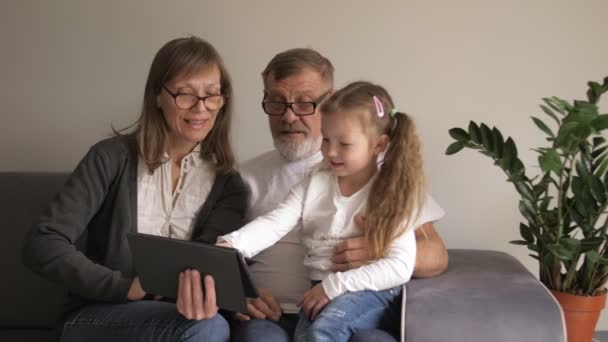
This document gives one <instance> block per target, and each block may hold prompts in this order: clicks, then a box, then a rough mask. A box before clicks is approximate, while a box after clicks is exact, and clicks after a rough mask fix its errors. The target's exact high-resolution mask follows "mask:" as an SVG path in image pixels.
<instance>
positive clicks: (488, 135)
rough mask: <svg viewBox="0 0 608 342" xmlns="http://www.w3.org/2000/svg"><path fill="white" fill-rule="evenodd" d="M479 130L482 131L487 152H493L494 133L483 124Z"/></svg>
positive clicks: (482, 138) (482, 141) (482, 139)
mask: <svg viewBox="0 0 608 342" xmlns="http://www.w3.org/2000/svg"><path fill="white" fill-rule="evenodd" d="M479 130H480V131H481V143H482V144H483V147H484V148H485V149H486V151H489V152H492V141H493V140H494V138H493V137H492V131H490V127H488V126H487V125H486V124H484V123H482V124H481V125H480V126H479Z"/></svg>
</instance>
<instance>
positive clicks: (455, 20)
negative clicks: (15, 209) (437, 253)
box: [0, 0, 608, 329]
mask: <svg viewBox="0 0 608 342" xmlns="http://www.w3.org/2000/svg"><path fill="white" fill-rule="evenodd" d="M606 14H608V1H606V0H595V1H593V0H581V1H571V0H538V1H529V0H527V1H524V0H514V1H507V0H504V1H488V0H461V1H448V0H445V1H352V0H351V1H346V0H342V1H318V0H315V1H278V0H275V1H270V0H261V1H233V0H231V1H201V0H198V1H143V0H142V1H117V0H112V1H42V0H40V1H31V0H12V1H11V0H8V1H2V2H1V3H0V41H1V42H2V44H1V47H0V49H1V53H0V77H1V79H2V82H0V103H1V104H2V105H1V107H0V108H1V109H0V111H1V113H2V122H3V123H2V126H1V128H0V171H13V170H71V169H72V168H73V167H74V166H75V164H76V163H77V161H78V160H79V158H80V157H81V156H82V155H83V154H84V153H85V152H86V150H87V149H88V147H89V146H90V145H91V144H93V143H94V142H95V141H97V140H99V139H102V138H103V137H105V136H106V135H107V134H108V133H109V132H110V125H114V126H115V127H123V126H125V125H126V124H128V123H130V122H132V121H133V120H134V119H135V118H136V117H137V113H138V110H139V107H140V102H141V97H142V93H143V85H144V82H145V78H146V74H147V70H148V67H149V64H150V62H151V60H152V57H153V55H154V53H155V52H156V51H157V50H158V48H159V47H160V46H161V45H162V44H163V43H165V42H166V41H168V40H169V39H171V38H174V37H178V36H183V35H189V34H193V35H199V36H202V37H204V38H206V39H208V40H209V41H211V42H212V43H213V44H214V45H215V46H216V47H217V48H218V50H219V51H220V52H221V53H222V55H223V56H224V58H225V60H226V63H227V65H228V67H229V70H230V71H231V73H232V76H233V78H234V82H235V85H236V120H235V122H236V124H235V127H234V132H233V138H234V141H235V145H236V151H237V154H238V157H239V159H240V160H244V159H248V158H250V157H252V156H254V155H256V154H257V153H260V152H262V151H265V150H267V149H269V148H271V147H272V144H271V140H270V137H269V134H268V131H267V124H266V118H265V116H264V114H263V113H262V111H261V108H260V103H259V102H260V99H261V97H260V95H261V92H262V85H261V81H260V77H259V73H260V71H261V70H262V69H263V67H264V66H265V64H266V63H267V62H268V61H269V59H270V58H271V57H272V56H273V55H274V54H275V53H277V52H279V51H282V50H285V49H287V48H291V47H301V46H310V47H313V48H316V49H318V50H319V51H321V52H322V53H324V54H325V55H326V56H328V57H329V58H330V59H331V60H332V61H333V62H334V64H335V66H336V69H337V85H338V86H340V85H344V84H345V83H346V82H348V81H351V80H356V79H368V80H372V81H375V82H378V83H381V84H383V85H385V86H386V87H387V88H388V90H389V91H390V93H391V94H392V95H393V97H394V98H395V100H396V103H397V104H398V107H399V108H400V109H402V110H404V111H407V112H409V113H411V114H413V115H414V116H415V118H416V120H417V123H418V127H419V130H420V134H421V135H422V138H423V141H424V155H425V158H426V165H427V168H428V173H429V177H430V186H431V189H432V193H433V195H434V196H435V197H436V199H437V200H438V201H439V202H440V203H441V204H442V205H443V206H444V207H445V209H446V210H447V211H448V215H447V216H446V217H445V219H443V220H442V221H441V222H439V223H438V228H439V230H440V232H441V234H442V236H443V237H444V238H445V240H446V242H447V243H448V245H449V247H451V248H480V249H497V250H503V251H507V252H509V253H511V254H513V255H515V256H517V257H518V258H519V259H520V260H522V262H524V264H525V265H526V266H527V267H528V268H530V269H531V270H532V271H533V272H536V270H535V263H534V262H533V260H532V259H530V258H529V257H527V252H526V251H525V250H524V249H523V248H520V247H518V246H511V245H509V244H507V241H509V240H513V239H516V238H518V228H517V227H518V222H519V221H520V216H519V214H518V211H517V196H516V194H515V192H514V191H513V189H511V185H510V184H508V183H505V182H504V176H503V174H502V172H501V171H499V170H498V169H497V168H495V167H494V166H492V163H491V162H490V160H487V159H486V158H485V157H483V156H481V155H479V154H476V153H473V152H470V151H468V152H466V153H462V154H459V155H457V156H452V157H447V156H445V155H444V151H445V148H446V147H447V145H448V144H449V143H450V142H451V138H450V137H449V136H448V134H447V131H448V129H449V128H452V127H455V126H466V125H467V124H468V121H469V120H470V119H473V120H476V121H483V122H487V123H488V124H490V125H496V126H498V127H499V128H500V129H501V130H502V131H503V133H504V134H505V136H506V135H512V136H513V137H514V139H515V141H516V142H517V143H518V145H519V150H520V151H521V153H522V154H523V157H524V159H525V161H534V160H535V158H536V156H535V154H534V153H533V152H531V151H529V148H531V147H535V146H538V145H539V144H541V143H543V140H542V138H541V135H540V134H539V132H538V131H537V130H536V128H535V127H533V125H532V124H531V120H530V119H529V116H530V115H532V114H534V115H536V114H538V115H540V116H542V115H543V114H539V113H540V110H539V109H538V107H537V104H538V103H539V101H540V98H541V97H544V96H550V95H557V96H560V97H563V98H566V99H569V100H571V99H573V98H582V97H583V96H584V90H585V83H586V82H587V81H588V80H600V79H601V78H603V77H604V76H607V75H608V44H607V43H606V34H605V33H606V32H608V21H607V20H606ZM606 103H607V102H606V101H604V104H606ZM604 108H608V107H604ZM599 327H600V328H602V329H608V314H604V318H603V320H602V321H601V322H600V326H599Z"/></svg>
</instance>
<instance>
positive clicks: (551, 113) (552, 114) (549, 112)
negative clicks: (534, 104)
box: [540, 105, 560, 126]
mask: <svg viewBox="0 0 608 342" xmlns="http://www.w3.org/2000/svg"><path fill="white" fill-rule="evenodd" d="M540 108H541V109H542V110H543V112H545V114H547V115H549V116H550V117H551V118H552V119H553V120H555V122H556V123H557V125H558V126H559V125H560V122H559V119H558V118H557V115H555V113H553V111H552V110H551V109H550V108H549V107H547V106H544V105H540Z"/></svg>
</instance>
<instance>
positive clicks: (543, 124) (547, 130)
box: [531, 116, 555, 138]
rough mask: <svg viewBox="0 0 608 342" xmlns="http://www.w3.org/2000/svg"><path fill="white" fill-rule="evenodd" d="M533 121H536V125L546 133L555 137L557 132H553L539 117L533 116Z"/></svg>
mask: <svg viewBox="0 0 608 342" xmlns="http://www.w3.org/2000/svg"><path fill="white" fill-rule="evenodd" d="M531 118H532V121H534V124H536V127H538V128H540V130H541V131H543V132H545V134H546V135H548V136H550V137H551V138H555V134H553V132H551V129H550V128H549V127H548V126H547V125H546V124H545V123H544V122H543V121H542V120H541V119H539V118H537V117H534V116H532V117H531Z"/></svg>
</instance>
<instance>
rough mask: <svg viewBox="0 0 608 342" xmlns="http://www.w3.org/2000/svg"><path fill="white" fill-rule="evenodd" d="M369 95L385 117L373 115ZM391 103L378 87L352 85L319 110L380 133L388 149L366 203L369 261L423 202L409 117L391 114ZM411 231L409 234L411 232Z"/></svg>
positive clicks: (411, 220)
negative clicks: (350, 117) (353, 119)
mask: <svg viewBox="0 0 608 342" xmlns="http://www.w3.org/2000/svg"><path fill="white" fill-rule="evenodd" d="M374 96H375V97H377V98H378V100H380V102H381V104H382V107H383V111H384V113H385V115H383V116H382V117H381V116H379V115H378V110H377V108H376V105H375V103H374ZM394 108H395V106H394V104H393V100H392V99H391V97H390V95H389V94H388V92H387V91H386V90H385V89H384V88H383V87H381V86H379V85H376V84H372V83H369V82H363V81H359V82H353V83H351V84H349V85H347V86H346V87H344V88H342V89H340V90H338V91H337V92H336V93H335V94H333V95H332V96H331V97H330V98H329V99H328V100H326V101H325V102H324V103H323V104H322V105H321V113H322V115H332V114H333V113H343V114H348V115H357V116H358V117H359V119H360V120H361V124H362V125H363V128H364V132H367V133H368V134H370V133H371V134H378V135H382V134H386V135H387V136H388V137H389V145H388V148H387V150H386V153H385V155H384V160H383V162H382V163H381V165H380V169H379V171H378V174H377V177H376V179H375V181H374V183H373V184H372V188H371V190H370V194H369V197H368V199H367V212H366V213H365V215H366V226H367V229H365V236H366V238H367V240H368V243H369V246H370V249H371V252H372V256H373V257H374V258H375V259H377V258H381V257H383V256H384V255H385V254H386V252H387V250H388V247H389V246H390V244H391V242H393V240H395V239H396V238H397V237H399V236H400V235H401V234H403V233H404V232H405V230H406V228H408V227H409V226H410V225H411V224H413V223H414V222H415V221H416V219H417V218H418V216H419V214H420V212H421V210H422V207H421V206H423V205H424V200H425V197H426V183H425V176H424V168H423V161H422V155H421V151H420V140H419V138H418V135H417V134H416V129H415V126H414V122H413V121H412V119H411V117H410V116H409V115H407V114H405V113H402V112H395V111H393V109H394ZM415 228H416V227H413V228H412V229H415Z"/></svg>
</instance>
